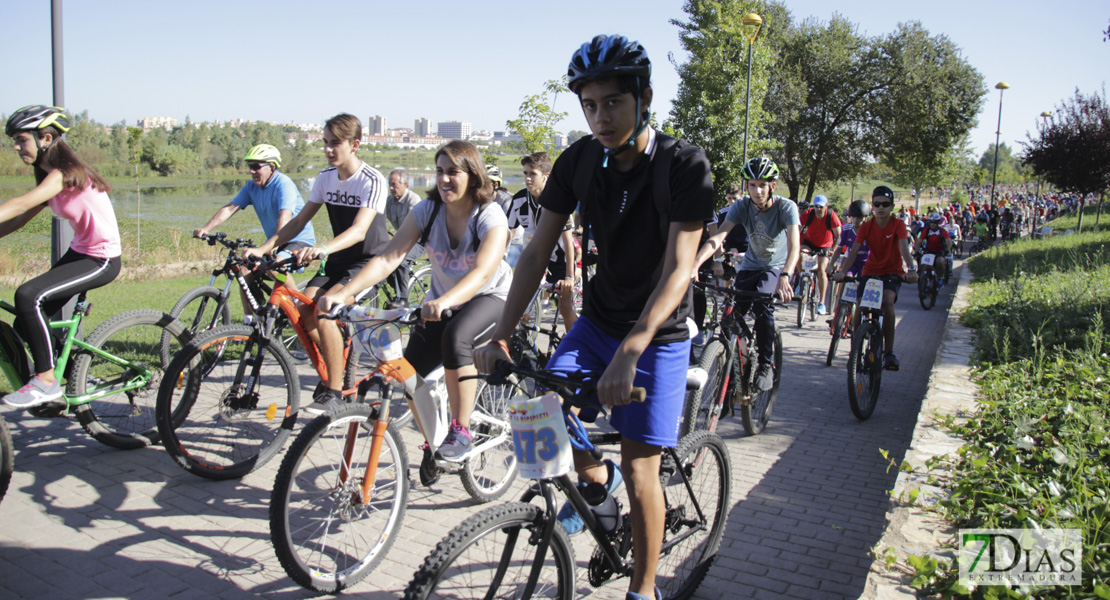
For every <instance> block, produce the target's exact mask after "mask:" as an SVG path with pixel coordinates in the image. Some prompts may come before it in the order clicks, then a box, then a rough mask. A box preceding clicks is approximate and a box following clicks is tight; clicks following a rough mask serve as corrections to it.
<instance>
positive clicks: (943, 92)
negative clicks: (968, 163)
mask: <svg viewBox="0 0 1110 600" xmlns="http://www.w3.org/2000/svg"><path fill="white" fill-rule="evenodd" d="M878 43H879V45H880V47H881V49H882V53H883V54H885V55H886V56H887V57H888V58H889V61H890V64H889V69H890V73H891V74H892V75H893V77H892V83H891V85H890V86H889V87H887V88H886V89H884V90H882V91H880V92H879V93H878V94H877V96H876V97H875V100H876V105H875V116H876V117H877V120H878V122H877V123H876V125H877V129H876V138H877V144H876V145H877V147H878V148H879V152H878V153H877V154H878V158H879V159H880V160H881V161H882V162H883V163H884V164H885V165H887V166H888V167H890V168H892V169H893V170H894V172H895V182H897V183H899V184H901V185H906V186H910V187H913V188H914V189H917V190H921V189H923V188H924V187H925V186H927V185H942V184H946V183H949V182H951V181H952V180H953V179H954V178H955V176H956V171H957V168H958V165H959V164H960V161H959V157H960V155H961V153H962V152H963V149H964V148H965V147H966V143H967V139H968V136H969V134H970V132H971V130H972V128H974V127H975V124H976V115H977V114H978V113H979V110H980V109H981V108H982V106H983V101H984V98H985V96H986V86H985V85H984V82H983V77H982V75H980V74H979V72H978V71H976V70H975V68H974V67H972V66H971V64H970V63H968V62H967V61H966V60H965V59H964V58H963V56H962V55H961V52H960V49H959V47H958V46H956V45H955V44H954V43H953V42H952V41H951V40H950V39H948V38H947V37H946V36H944V35H938V36H930V35H929V32H928V31H926V30H925V29H924V28H923V27H922V26H921V24H920V23H917V22H911V23H908V24H901V25H899V26H898V30H897V31H895V32H894V33H893V34H890V35H888V36H885V37H884V38H883V39H881V40H880V41H879V42H878ZM920 196H921V194H920V193H919V194H918V200H919V201H920ZM918 208H920V207H918Z"/></svg>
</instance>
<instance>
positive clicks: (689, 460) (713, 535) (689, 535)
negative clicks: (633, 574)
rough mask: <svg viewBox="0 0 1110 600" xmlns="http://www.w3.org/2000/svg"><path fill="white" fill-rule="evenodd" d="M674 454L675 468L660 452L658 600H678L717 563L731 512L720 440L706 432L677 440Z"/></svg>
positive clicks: (726, 460) (727, 471)
mask: <svg viewBox="0 0 1110 600" xmlns="http://www.w3.org/2000/svg"><path fill="white" fill-rule="evenodd" d="M675 454H676V455H677V456H678V461H679V462H678V465H677V467H678V468H676V465H675V463H674V459H673V457H672V456H671V455H670V453H666V454H664V460H663V465H662V467H661V469H660V479H661V480H662V482H663V495H664V498H665V499H666V506H667V512H666V521H665V523H666V529H665V531H664V533H663V550H662V552H661V554H660V557H659V565H658V568H657V569H656V576H655V584H656V585H657V586H659V590H660V591H661V592H662V593H663V597H664V598H668V599H675V600H678V599H685V598H689V597H690V596H692V595H693V593H694V591H695V590H697V588H698V585H700V584H701V581H702V579H704V578H705V575H706V573H707V572H709V567H710V566H711V565H712V564H713V561H714V559H716V558H717V549H718V547H720V544H721V537H722V536H723V535H724V530H725V523H726V522H727V521H728V513H729V509H730V508H731V503H730V501H729V497H730V495H731V486H732V483H731V482H732V466H731V461H730V459H729V454H728V449H727V448H726V447H725V443H724V441H723V440H722V439H721V438H720V437H719V436H718V435H717V434H714V433H709V432H708V431H695V432H694V433H692V434H690V435H688V436H686V437H684V438H682V439H681V440H679V442H678V447H676V448H675ZM679 468H681V470H682V471H684V472H685V473H686V474H687V477H689V479H690V489H687V487H686V485H685V483H684V482H683V481H682V476H681V474H680V473H679ZM691 490H692V492H693V495H692V496H691Z"/></svg>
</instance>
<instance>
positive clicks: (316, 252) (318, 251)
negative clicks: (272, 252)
mask: <svg viewBox="0 0 1110 600" xmlns="http://www.w3.org/2000/svg"><path fill="white" fill-rule="evenodd" d="M296 256H297V264H298V265H302V266H303V265H307V264H308V263H310V262H312V261H314V260H319V259H320V258H327V257H328V251H327V250H325V249H324V248H321V247H320V246H309V247H307V248H301V249H300V250H297V254H296Z"/></svg>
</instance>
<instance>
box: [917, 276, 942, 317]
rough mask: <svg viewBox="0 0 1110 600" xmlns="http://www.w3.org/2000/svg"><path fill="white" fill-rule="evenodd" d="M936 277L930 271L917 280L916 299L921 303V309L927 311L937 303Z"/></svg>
mask: <svg viewBox="0 0 1110 600" xmlns="http://www.w3.org/2000/svg"><path fill="white" fill-rule="evenodd" d="M936 286H937V276H936V275H935V274H934V273H933V272H932V271H926V272H924V273H922V274H921V277H920V278H919V279H918V280H917V297H918V299H919V300H920V301H921V308H923V309H925V310H929V309H930V308H932V307H933V305H935V304H936V303H937V293H936Z"/></svg>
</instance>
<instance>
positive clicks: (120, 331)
mask: <svg viewBox="0 0 1110 600" xmlns="http://www.w3.org/2000/svg"><path fill="white" fill-rule="evenodd" d="M190 339H191V335H190V334H189V332H188V331H186V330H185V328H184V327H183V326H182V325H181V323H180V322H179V321H177V320H176V319H174V318H173V317H171V316H170V315H167V314H166V313H163V312H159V311H156V310H146V309H140V310H132V311H128V312H125V313H121V314H118V315H116V316H114V317H112V318H110V319H108V320H107V321H105V322H103V323H101V324H100V326H99V327H97V328H96V329H95V330H94V331H93V332H92V333H91V334H89V337H88V338H86V340H85V342H86V343H88V344H89V345H90V346H92V347H94V348H98V349H100V350H102V351H104V352H106V353H108V354H109V355H111V356H113V357H114V359H109V358H108V357H106V356H101V355H99V354H96V353H94V352H91V351H87V350H82V351H79V352H76V353H74V354H73V355H71V356H70V358H71V359H72V360H73V366H72V367H71V370H70V372H69V376H68V378H67V381H66V396H68V397H69V398H71V399H76V398H81V397H84V396H99V397H97V398H96V399H95V400H92V401H91V402H86V403H84V404H79V405H77V406H75V407H74V408H73V413H74V414H75V415H76V416H77V420H78V422H80V423H81V427H83V428H84V429H85V431H86V432H88V434H89V435H91V436H92V437H93V438H94V439H95V440H96V441H98V442H100V443H101V444H105V445H107V446H112V447H113V448H122V449H124V450H130V449H133V448H143V447H145V446H149V445H150V444H153V443H157V441H158V430H157V426H156V418H155V400H156V399H157V396H158V387H159V385H160V384H161V383H162V377H163V374H164V371H165V367H166V364H165V363H163V362H162V356H163V352H164V351H165V350H166V349H168V350H169V351H170V352H173V353H176V352H178V351H180V350H181V349H182V348H183V347H184V346H185V345H186V344H187V343H188V342H189V340H190ZM120 361H123V363H124V364H120Z"/></svg>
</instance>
